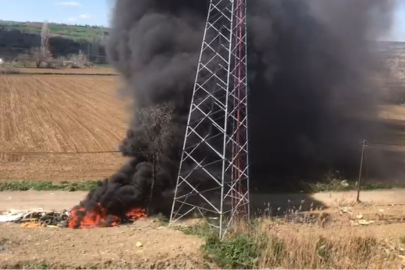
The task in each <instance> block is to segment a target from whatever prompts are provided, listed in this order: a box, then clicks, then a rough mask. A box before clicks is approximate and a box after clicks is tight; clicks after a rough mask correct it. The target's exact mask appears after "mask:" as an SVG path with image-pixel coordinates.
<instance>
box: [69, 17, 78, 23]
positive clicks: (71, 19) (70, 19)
mask: <svg viewBox="0 0 405 270" xmlns="http://www.w3.org/2000/svg"><path fill="white" fill-rule="evenodd" d="M66 20H67V21H68V22H75V21H77V19H76V18H75V17H69V18H67V19H66Z"/></svg>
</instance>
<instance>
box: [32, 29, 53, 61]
mask: <svg viewBox="0 0 405 270" xmlns="http://www.w3.org/2000/svg"><path fill="white" fill-rule="evenodd" d="M50 37H51V31H50V30H49V27H48V23H47V22H44V24H43V25H42V30H41V46H40V47H37V48H32V49H31V50H30V55H31V57H32V60H33V61H34V62H35V65H36V66H37V68H39V67H40V66H41V64H42V63H43V62H45V61H48V60H49V59H50V58H52V55H51V52H50V50H49V39H50Z"/></svg>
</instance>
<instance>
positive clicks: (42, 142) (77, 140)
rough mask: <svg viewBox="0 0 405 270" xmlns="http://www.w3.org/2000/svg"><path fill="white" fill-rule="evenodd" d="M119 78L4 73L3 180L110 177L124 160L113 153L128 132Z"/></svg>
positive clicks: (0, 93) (0, 94)
mask: <svg viewBox="0 0 405 270" xmlns="http://www.w3.org/2000/svg"><path fill="white" fill-rule="evenodd" d="M118 80H119V78H118V77H106V76H76V75H71V76H63V75H60V76H59V75H52V76H47V75H38V76H18V75H4V76H0V107H1V114H0V181H1V180H55V181H58V180H61V181H62V180H86V179H100V178H103V177H108V176H110V175H111V174H112V173H114V171H115V170H116V169H117V168H118V167H119V166H120V165H121V164H122V162H123V161H124V160H123V158H122V157H121V156H120V155H119V154H117V153H105V154H80V155H77V154H73V155H71V154H70V155H60V154H57V155H50V154H40V155H39V154H35V155H33V154H29V153H27V154H24V153H18V154H12V153H9V152H102V151H114V150H116V149H117V146H118V145H119V143H120V141H121V140H122V138H123V137H124V135H125V130H126V128H127V123H126V122H127V118H128V117H127V114H126V113H125V102H124V101H123V100H119V99H118V98H117V97H116V87H117V85H118Z"/></svg>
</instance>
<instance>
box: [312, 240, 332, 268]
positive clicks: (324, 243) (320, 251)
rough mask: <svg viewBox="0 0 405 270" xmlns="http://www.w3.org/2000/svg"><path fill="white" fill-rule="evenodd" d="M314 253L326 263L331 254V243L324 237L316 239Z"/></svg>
mask: <svg viewBox="0 0 405 270" xmlns="http://www.w3.org/2000/svg"><path fill="white" fill-rule="evenodd" d="M316 253H317V255H318V256H319V258H320V259H321V261H322V262H323V263H327V262H328V261H329V260H330V259H331V258H332V256H333V254H332V244H331V243H329V242H328V240H327V239H326V238H324V237H322V236H321V237H320V238H319V239H318V243H317V244H316Z"/></svg>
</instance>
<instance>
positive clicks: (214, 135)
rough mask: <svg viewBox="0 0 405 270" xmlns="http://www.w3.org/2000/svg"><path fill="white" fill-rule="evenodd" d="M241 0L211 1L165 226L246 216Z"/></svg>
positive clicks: (218, 223)
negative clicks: (194, 218) (193, 218)
mask: <svg viewBox="0 0 405 270" xmlns="http://www.w3.org/2000/svg"><path fill="white" fill-rule="evenodd" d="M246 45H247V29H246V0H211V2H210V7H209V11H208V17H207V23H206V27H205V31H204V38H203V43H202V47H201V53H200V59H199V62H198V69H197V75H196V79H195V85H194V91H193V97H192V101H191V107H190V114H189V118H188V123H187V129H186V135H185V139H184V145H183V153H182V158H181V162H180V169H179V175H178V179H177V185H176V190H175V196H174V201H173V207H172V213H171V218H170V222H171V223H174V222H176V221H177V220H179V219H180V218H182V217H184V216H186V215H189V214H190V213H195V212H197V213H200V214H201V215H202V216H203V217H204V218H205V219H206V220H207V221H208V223H209V224H210V225H211V226H213V227H215V228H218V230H219V234H220V237H222V236H223V235H224V234H225V232H226V229H227V228H228V225H230V224H231V223H232V222H234V221H235V220H236V219H241V218H249V174H248V104H247V47H246Z"/></svg>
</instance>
